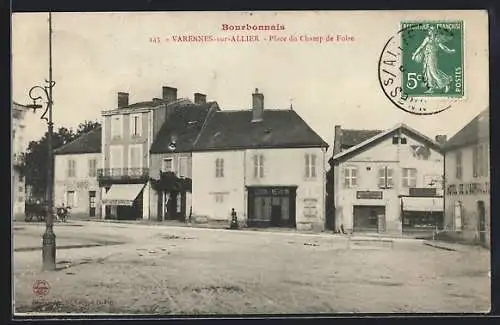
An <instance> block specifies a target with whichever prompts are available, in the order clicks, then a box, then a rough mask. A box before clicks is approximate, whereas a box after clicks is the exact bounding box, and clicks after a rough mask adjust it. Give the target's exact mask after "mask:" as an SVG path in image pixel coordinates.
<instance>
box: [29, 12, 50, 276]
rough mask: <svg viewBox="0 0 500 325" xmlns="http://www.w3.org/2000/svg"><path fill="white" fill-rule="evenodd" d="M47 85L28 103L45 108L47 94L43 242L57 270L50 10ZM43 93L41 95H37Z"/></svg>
mask: <svg viewBox="0 0 500 325" xmlns="http://www.w3.org/2000/svg"><path fill="white" fill-rule="evenodd" d="M45 83H46V85H45V86H34V87H32V88H31V89H30V90H29V96H30V98H31V99H32V100H33V104H32V105H27V107H28V108H32V109H33V112H36V110H37V109H43V105H39V104H37V101H38V100H40V99H42V98H43V96H45V99H46V102H45V104H46V105H45V110H44V112H43V114H42V116H41V117H40V118H41V119H42V120H45V121H46V122H47V125H48V134H47V150H48V152H47V154H48V158H47V159H48V160H47V163H48V165H47V191H46V199H47V214H46V217H45V233H44V234H43V242H42V245H43V246H42V259H43V269H44V270H55V268H56V235H55V233H54V212H55V211H54V199H53V171H54V160H53V159H54V156H53V153H52V134H53V129H54V124H53V122H52V104H53V101H52V88H54V86H55V84H56V83H55V81H53V80H52V14H51V13H50V12H49V80H45ZM37 93H41V95H38V96H37V95H36V94H37Z"/></svg>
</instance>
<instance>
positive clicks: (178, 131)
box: [150, 102, 218, 153]
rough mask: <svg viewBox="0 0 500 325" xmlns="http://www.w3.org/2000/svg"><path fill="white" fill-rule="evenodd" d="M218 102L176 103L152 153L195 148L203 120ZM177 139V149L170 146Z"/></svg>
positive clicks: (152, 148)
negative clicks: (194, 144)
mask: <svg viewBox="0 0 500 325" xmlns="http://www.w3.org/2000/svg"><path fill="white" fill-rule="evenodd" d="M212 106H215V107H218V106H217V103H216V102H208V103H204V104H192V103H191V104H182V103H179V104H175V106H174V107H173V108H172V109H173V112H172V114H171V115H170V116H169V117H168V118H167V121H166V122H165V123H164V124H163V125H162V127H161V129H160V131H159V132H158V135H157V136H156V138H155V139H154V141H153V144H152V145H151V150H150V151H151V153H168V152H188V151H191V150H192V148H193V143H194V141H195V140H196V138H197V136H198V134H199V133H200V130H201V128H202V126H203V122H204V121H205V118H206V116H207V114H208V112H209V110H210V108H211V107H212ZM174 141H175V149H174V150H172V148H171V147H170V145H171V143H173V142H174Z"/></svg>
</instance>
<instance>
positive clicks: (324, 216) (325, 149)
mask: <svg viewBox="0 0 500 325" xmlns="http://www.w3.org/2000/svg"><path fill="white" fill-rule="evenodd" d="M327 150H328V149H327V148H321V152H322V153H323V159H322V163H323V166H322V170H323V173H322V174H323V179H322V182H321V185H322V186H321V187H322V188H323V190H322V192H323V202H322V203H323V204H322V207H323V208H322V209H323V227H325V223H326V166H325V157H326V151H327Z"/></svg>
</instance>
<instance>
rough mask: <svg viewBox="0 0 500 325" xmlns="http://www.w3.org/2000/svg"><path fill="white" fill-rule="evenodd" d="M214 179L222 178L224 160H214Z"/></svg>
mask: <svg viewBox="0 0 500 325" xmlns="http://www.w3.org/2000/svg"><path fill="white" fill-rule="evenodd" d="M215 177H224V159H222V158H217V159H215Z"/></svg>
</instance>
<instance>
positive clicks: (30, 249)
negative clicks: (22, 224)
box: [14, 242, 124, 252]
mask: <svg viewBox="0 0 500 325" xmlns="http://www.w3.org/2000/svg"><path fill="white" fill-rule="evenodd" d="M122 244H124V243H122V242H104V243H95V244H75V245H64V246H56V249H74V248H90V247H102V246H112V245H122ZM38 250H42V247H41V246H38V247H20V248H15V249H14V252H34V251H38Z"/></svg>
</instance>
